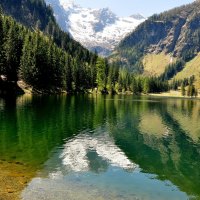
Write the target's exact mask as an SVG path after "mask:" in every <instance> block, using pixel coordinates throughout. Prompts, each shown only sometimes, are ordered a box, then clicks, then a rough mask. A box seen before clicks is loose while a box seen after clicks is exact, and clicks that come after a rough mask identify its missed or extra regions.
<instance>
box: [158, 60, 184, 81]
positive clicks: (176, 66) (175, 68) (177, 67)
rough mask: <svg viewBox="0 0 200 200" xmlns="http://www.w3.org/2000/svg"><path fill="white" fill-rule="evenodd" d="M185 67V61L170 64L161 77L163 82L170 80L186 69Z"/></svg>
mask: <svg viewBox="0 0 200 200" xmlns="http://www.w3.org/2000/svg"><path fill="white" fill-rule="evenodd" d="M184 65H185V62H184V61H183V60H178V61H176V62H175V63H173V64H170V65H169V66H168V67H167V68H166V69H165V71H164V73H163V74H162V75H161V76H160V78H161V80H163V81H164V80H170V79H171V78H173V77H174V76H175V75H176V74H177V73H178V72H180V71H181V70H182V69H183V68H184Z"/></svg>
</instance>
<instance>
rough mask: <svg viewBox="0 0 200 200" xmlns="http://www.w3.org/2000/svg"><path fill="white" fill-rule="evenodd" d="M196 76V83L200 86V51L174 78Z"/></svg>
mask: <svg viewBox="0 0 200 200" xmlns="http://www.w3.org/2000/svg"><path fill="white" fill-rule="evenodd" d="M193 75H194V76H195V78H196V81H195V85H196V87H197V88H200V53H199V54H198V55H197V56H196V57H195V58H193V59H192V60H191V61H189V62H187V63H186V65H185V68H184V69H183V70H182V71H181V72H179V73H178V74H177V75H176V76H175V77H174V78H175V79H177V80H180V79H184V78H189V77H191V76H193Z"/></svg>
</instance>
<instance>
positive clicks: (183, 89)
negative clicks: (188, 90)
mask: <svg viewBox="0 0 200 200" xmlns="http://www.w3.org/2000/svg"><path fill="white" fill-rule="evenodd" d="M181 95H182V96H185V85H184V84H183V83H182V84H181Z"/></svg>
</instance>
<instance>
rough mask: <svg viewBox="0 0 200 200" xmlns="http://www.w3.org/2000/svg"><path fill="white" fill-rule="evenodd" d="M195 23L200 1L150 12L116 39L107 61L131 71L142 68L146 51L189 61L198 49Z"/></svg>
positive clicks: (199, 19) (198, 31)
mask: <svg viewBox="0 0 200 200" xmlns="http://www.w3.org/2000/svg"><path fill="white" fill-rule="evenodd" d="M199 25H200V1H195V2H194V3H191V4H188V5H183V6H181V7H178V8H174V9H171V10H169V11H165V12H163V13H161V14H156V15H153V16H151V17H150V18H148V19H147V20H146V21H145V22H143V23H142V24H140V25H139V26H138V27H137V28H136V29H135V30H134V31H133V32H132V33H131V34H129V35H128V36H127V37H125V38H124V39H123V40H122V41H121V42H120V44H119V45H118V47H117V48H116V49H115V51H114V53H113V55H112V56H111V60H118V61H119V62H120V63H121V64H122V65H124V66H126V67H128V68H129V69H130V70H131V71H134V70H136V71H137V70H138V68H140V71H143V67H144V66H143V65H142V62H143V58H144V56H146V55H147V54H160V53H164V54H166V55H167V54H169V55H170V56H171V59H173V58H178V59H183V60H184V61H189V60H191V59H192V58H193V57H194V56H196V55H197V53H198V52H199V51H200V29H199Z"/></svg>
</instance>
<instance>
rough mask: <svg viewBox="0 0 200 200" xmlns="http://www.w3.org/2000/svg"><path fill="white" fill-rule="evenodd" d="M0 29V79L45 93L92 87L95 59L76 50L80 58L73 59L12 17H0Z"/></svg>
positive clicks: (39, 33)
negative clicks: (41, 90)
mask: <svg viewBox="0 0 200 200" xmlns="http://www.w3.org/2000/svg"><path fill="white" fill-rule="evenodd" d="M0 28H1V29H0V35H1V38H0V46H1V49H0V75H5V76H6V77H7V80H8V81H13V82H16V81H18V79H21V80H24V81H25V82H26V83H28V84H30V85H32V86H33V87H34V88H36V89H44V90H49V89H60V90H61V89H64V90H67V91H72V89H74V90H84V89H87V88H90V87H91V85H92V87H94V86H95V81H96V80H95V77H96V60H97V55H94V54H87V52H88V51H87V50H85V51H82V50H81V49H79V46H78V47H77V48H78V50H79V51H80V54H77V55H76V57H73V56H72V55H71V54H70V53H68V52H67V51H66V50H64V49H62V48H60V47H58V45H56V44H55V42H54V40H53V39H52V38H50V37H48V36H46V35H44V34H43V33H42V32H40V31H39V30H36V31H34V32H31V31H30V30H28V29H26V28H25V27H24V26H22V25H20V24H18V23H16V22H15V21H14V20H13V19H12V18H11V17H6V16H3V15H0ZM91 73H92V74H91ZM91 77H92V79H91ZM72 86H74V88H73V87H72Z"/></svg>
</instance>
